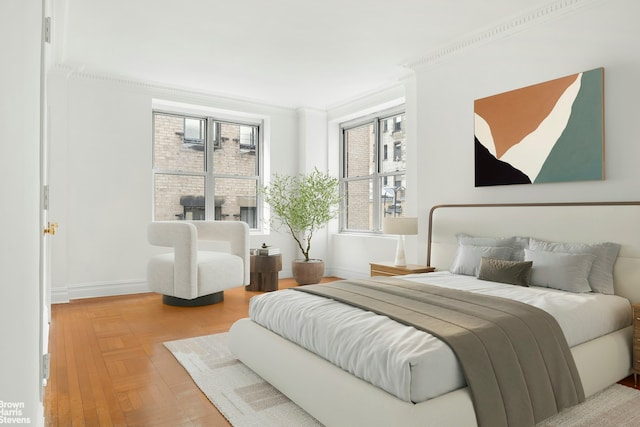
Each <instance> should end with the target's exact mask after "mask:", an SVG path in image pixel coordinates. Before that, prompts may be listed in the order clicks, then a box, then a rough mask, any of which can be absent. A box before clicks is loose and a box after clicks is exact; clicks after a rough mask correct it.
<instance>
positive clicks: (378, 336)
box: [249, 272, 631, 403]
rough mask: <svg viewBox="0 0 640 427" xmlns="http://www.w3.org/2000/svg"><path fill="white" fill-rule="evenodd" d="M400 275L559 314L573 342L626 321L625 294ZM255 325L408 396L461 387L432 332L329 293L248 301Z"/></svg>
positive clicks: (286, 293)
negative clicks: (328, 294)
mask: <svg viewBox="0 0 640 427" xmlns="http://www.w3.org/2000/svg"><path fill="white" fill-rule="evenodd" d="M402 278H403V279H406V280H411V281H413V282H418V283H428V284H430V285H437V286H445V287H449V288H456V289H463V290H468V291H471V292H477V293H481V294H487V295H495V296H499V297H503V298H509V299H513V300H517V301H521V302H524V303H527V304H530V305H533V306H535V307H538V308H541V309H543V310H545V311H547V312H548V313H550V314H551V315H552V316H553V317H555V318H556V320H557V321H558V323H559V324H560V327H561V328H562V331H563V332H564V334H565V336H566V337H567V341H568V343H569V346H570V347H573V346H576V345H578V344H581V343H583V342H586V341H589V340H592V339H594V338H597V337H600V336H602V335H606V334H608V333H610V332H613V331H616V330H618V329H621V328H624V327H626V326H629V325H630V324H631V309H630V303H629V301H628V300H627V299H625V298H622V297H618V296H615V295H602V294H594V293H587V294H576V293H570V292H564V291H559V290H555V289H548V288H538V287H529V288H526V287H521V286H512V285H506V284H501V283H494V282H487V281H484V280H478V279H476V278H475V277H472V276H462V275H454V274H451V273H449V272H437V273H428V274H416V275H409V276H403V277H402ZM249 316H250V317H251V319H252V320H253V321H255V322H256V323H258V324H260V325H262V326H264V327H266V328H268V329H270V330H272V331H273V332H275V333H277V334H279V335H281V336H282V337H284V338H287V339H288V340H290V341H293V342H295V343H297V344H298V345H300V346H302V347H304V348H306V349H307V350H309V351H312V352H314V353H316V354H318V355H320V356H322V357H323V358H325V359H327V360H329V361H330V362H332V363H333V364H335V365H337V366H339V367H341V368H342V369H344V370H346V371H348V372H350V373H351V374H353V375H355V376H357V377H359V378H362V379H363V380H365V381H368V382H370V383H372V384H373V385H375V386H377V387H379V388H381V389H383V390H386V391H387V392H389V393H391V394H393V395H395V396H396V397H398V398H400V399H402V400H405V401H408V402H415V403H417V402H422V401H424V400H427V399H430V398H432V397H435V396H439V395H441V394H444V393H447V392H450V391H453V390H456V389H458V388H461V387H464V386H465V384H466V383H465V380H464V377H463V375H462V371H461V369H460V366H459V364H458V360H457V358H456V356H455V355H454V353H453V352H452V351H451V349H450V348H449V347H448V346H447V345H446V344H444V343H443V342H442V341H440V340H439V339H437V338H435V337H434V336H432V335H430V334H428V333H426V332H423V331H419V330H417V329H415V328H413V327H409V326H405V325H402V324H400V323H398V322H396V321H394V320H391V319H389V318H387V317H385V316H379V315H377V314H374V313H371V312H368V311H364V310H361V309H358V308H355V307H351V306H349V305H346V304H343V303H340V302H337V301H333V300H330V299H327V298H323V297H319V296H315V295H311V294H307V293H304V292H298V291H295V290H282V291H278V292H272V293H267V294H263V295H260V296H256V297H254V298H252V299H251V301H250V304H249Z"/></svg>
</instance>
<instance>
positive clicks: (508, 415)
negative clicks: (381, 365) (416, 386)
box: [294, 277, 584, 427]
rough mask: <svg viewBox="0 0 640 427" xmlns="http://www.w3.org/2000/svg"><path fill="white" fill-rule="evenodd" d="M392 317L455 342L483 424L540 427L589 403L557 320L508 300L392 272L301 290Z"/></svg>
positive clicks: (449, 342)
mask: <svg viewBox="0 0 640 427" xmlns="http://www.w3.org/2000/svg"><path fill="white" fill-rule="evenodd" d="M294 289H296V290H298V291H302V292H308V293H311V294H316V295H320V296H324V297H328V298H332V299H334V300H337V301H341V302H345V303H347V304H350V305H353V306H355V307H359V308H362V309H365V310H370V311H373V312H375V313H378V314H382V315H385V316H388V317H390V318H391V319H394V320H396V321H398V322H400V323H403V324H407V325H411V326H414V327H416V328H417V329H421V330H423V331H426V332H429V333H430V334H432V335H434V336H436V337H438V338H439V339H441V340H442V341H444V342H445V343H446V344H447V345H449V346H450V347H451V349H452V350H453V352H454V353H455V354H456V356H457V357H458V360H459V361H460V364H461V366H462V370H463V372H464V375H465V378H466V381H467V385H468V386H469V389H470V391H471V395H472V398H473V402H474V408H475V412H476V418H477V421H478V425H479V426H481V427H499V426H511V427H520V426H533V425H535V424H536V423H538V422H540V421H542V420H544V419H546V418H548V417H550V416H552V415H555V414H557V413H558V412H560V411H561V410H562V409H564V408H567V407H570V406H572V405H575V404H577V403H579V402H582V401H584V391H583V388H582V383H581V381H580V376H579V374H578V371H577V369H576V366H575V362H574V360H573V356H572V354H571V351H570V350H569V346H568V345H567V341H566V339H565V337H564V334H563V332H562V330H561V329H560V326H559V325H558V322H557V321H556V320H555V319H554V318H553V317H552V316H551V315H550V314H548V313H547V312H545V311H544V310H540V309H538V308H536V307H533V306H530V305H527V304H524V303H521V302H517V301H512V300H509V299H504V298H498V297H491V296H485V295H479V294H474V293H471V292H466V291H460V290H455V289H448V288H442V287H439V286H431V285H424V284H420V283H414V282H410V281H408V280H402V279H399V278H393V277H380V278H378V277H376V278H375V279H367V280H343V281H339V282H332V283H326V284H322V285H310V286H301V287H296V288H294Z"/></svg>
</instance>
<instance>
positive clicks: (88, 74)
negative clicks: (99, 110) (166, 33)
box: [50, 63, 297, 112]
mask: <svg viewBox="0 0 640 427" xmlns="http://www.w3.org/2000/svg"><path fill="white" fill-rule="evenodd" d="M50 73H53V74H59V75H61V76H63V77H64V78H66V79H70V78H78V79H84V80H91V81H102V82H106V83H113V84H119V85H123V86H128V87H130V88H133V89H140V90H144V91H149V92H156V93H164V94H174V95H176V96H179V97H185V96H186V97H189V98H209V99H214V100H216V101H220V102H223V103H247V104H252V105H254V106H258V107H264V108H275V109H280V110H286V111H288V112H292V111H295V110H296V108H297V107H296V106H290V105H278V104H271V103H268V102H265V101H261V100H256V99H250V98H243V97H238V96H234V95H229V94H222V93H214V92H207V91H202V90H198V89H194V88H188V87H179V86H170V85H166V84H162V83H156V82H150V81H144V80H138V79H134V78H129V77H126V76H121V75H116V74H110V73H105V72H99V71H95V70H89V69H86V68H85V66H84V65H78V66H74V65H70V64H64V63H57V64H55V65H54V66H53V67H52V69H51V70H50Z"/></svg>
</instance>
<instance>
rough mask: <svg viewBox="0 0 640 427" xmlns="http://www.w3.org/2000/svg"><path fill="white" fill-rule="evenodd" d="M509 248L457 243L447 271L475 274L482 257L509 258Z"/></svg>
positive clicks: (510, 250) (468, 274)
mask: <svg viewBox="0 0 640 427" xmlns="http://www.w3.org/2000/svg"><path fill="white" fill-rule="evenodd" d="M511 252H512V249H511V248H507V247H493V246H475V245H458V249H457V250H456V256H455V258H454V259H453V263H452V264H451V267H449V271H450V272H452V273H454V274H464V275H467V276H475V275H476V271H477V270H478V266H479V265H480V260H481V259H482V257H487V258H498V259H509V258H511Z"/></svg>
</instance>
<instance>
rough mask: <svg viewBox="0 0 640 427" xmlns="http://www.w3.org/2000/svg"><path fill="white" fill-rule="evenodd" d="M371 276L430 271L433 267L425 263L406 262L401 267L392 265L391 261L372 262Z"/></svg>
mask: <svg viewBox="0 0 640 427" xmlns="http://www.w3.org/2000/svg"><path fill="white" fill-rule="evenodd" d="M369 265H370V266H371V276H372V277H373V276H403V275H405V274H414V273H431V272H432V271H434V270H435V268H433V267H427V266H426V265H416V264H407V265H404V266H402V267H400V266H397V265H393V263H392V262H376V263H374V262H372V263H370V264H369Z"/></svg>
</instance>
